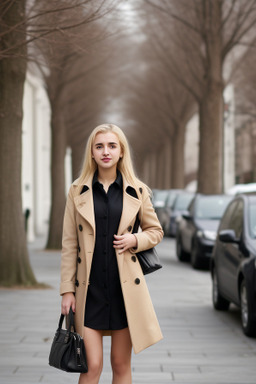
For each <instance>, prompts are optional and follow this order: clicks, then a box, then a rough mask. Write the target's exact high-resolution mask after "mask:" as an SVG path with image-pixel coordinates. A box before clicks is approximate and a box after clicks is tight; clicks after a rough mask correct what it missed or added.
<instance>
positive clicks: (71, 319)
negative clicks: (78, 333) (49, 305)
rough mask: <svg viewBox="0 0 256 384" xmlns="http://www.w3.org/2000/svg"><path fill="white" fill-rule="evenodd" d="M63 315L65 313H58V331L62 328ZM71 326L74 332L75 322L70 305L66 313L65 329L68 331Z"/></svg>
mask: <svg viewBox="0 0 256 384" xmlns="http://www.w3.org/2000/svg"><path fill="white" fill-rule="evenodd" d="M64 317H65V315H63V314H61V315H60V320H59V326H58V331H60V330H61V328H62V324H63V321H64ZM71 327H73V328H74V332H75V322H74V314H73V311H72V307H70V309H69V314H68V329H67V331H68V332H69V333H70V332H71Z"/></svg>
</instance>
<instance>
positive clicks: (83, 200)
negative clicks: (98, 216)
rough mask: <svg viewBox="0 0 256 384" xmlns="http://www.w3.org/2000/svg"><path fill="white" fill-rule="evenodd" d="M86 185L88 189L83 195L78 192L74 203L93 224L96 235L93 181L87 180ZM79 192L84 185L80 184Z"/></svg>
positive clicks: (81, 213)
mask: <svg viewBox="0 0 256 384" xmlns="http://www.w3.org/2000/svg"><path fill="white" fill-rule="evenodd" d="M84 185H86V186H87V187H88V190H87V191H86V192H84V193H82V194H81V195H80V194H78V195H77V196H76V197H75V198H74V203H75V206H76V209H77V211H78V212H79V213H80V215H81V216H82V217H83V218H84V219H85V220H86V221H87V222H88V223H89V224H90V225H91V227H92V229H93V232H94V235H95V218H94V204H93V195H92V187H91V185H92V181H91V179H90V180H88V181H87V180H86V181H85V183H84ZM79 187H81V188H79V193H80V190H81V189H82V187H83V185H81V186H79Z"/></svg>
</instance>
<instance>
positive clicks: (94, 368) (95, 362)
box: [88, 359, 103, 376]
mask: <svg viewBox="0 0 256 384" xmlns="http://www.w3.org/2000/svg"><path fill="white" fill-rule="evenodd" d="M102 369H103V361H102V359H92V360H90V362H89V363H88V372H89V373H90V374H92V375H93V376H97V375H100V374H101V372H102Z"/></svg>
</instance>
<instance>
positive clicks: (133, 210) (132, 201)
mask: <svg viewBox="0 0 256 384" xmlns="http://www.w3.org/2000/svg"><path fill="white" fill-rule="evenodd" d="M123 181H124V192H123V212H122V216H121V220H120V223H119V227H118V231H117V234H118V235H122V234H123V233H125V232H126V230H127V228H128V226H129V225H131V223H132V221H133V220H135V218H136V215H137V213H138V212H139V209H140V206H141V201H140V200H139V199H137V198H136V197H132V196H131V195H129V193H127V187H128V184H127V182H126V180H125V179H124V180H123ZM124 256H125V253H121V254H119V253H118V251H117V262H118V267H119V274H120V278H121V276H122V270H123V262H124Z"/></svg>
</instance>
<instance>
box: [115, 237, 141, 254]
mask: <svg viewBox="0 0 256 384" xmlns="http://www.w3.org/2000/svg"><path fill="white" fill-rule="evenodd" d="M114 238H115V240H114V241H113V244H114V248H116V249H118V250H119V253H123V252H125V251H127V249H130V248H136V247H137V239H136V236H135V235H133V234H131V233H126V234H125V235H122V236H117V235H114Z"/></svg>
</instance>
